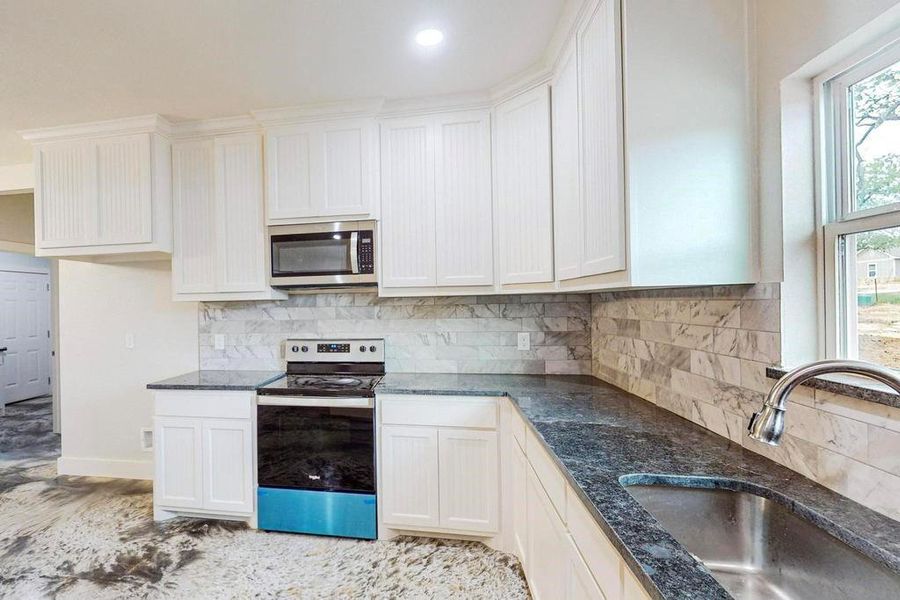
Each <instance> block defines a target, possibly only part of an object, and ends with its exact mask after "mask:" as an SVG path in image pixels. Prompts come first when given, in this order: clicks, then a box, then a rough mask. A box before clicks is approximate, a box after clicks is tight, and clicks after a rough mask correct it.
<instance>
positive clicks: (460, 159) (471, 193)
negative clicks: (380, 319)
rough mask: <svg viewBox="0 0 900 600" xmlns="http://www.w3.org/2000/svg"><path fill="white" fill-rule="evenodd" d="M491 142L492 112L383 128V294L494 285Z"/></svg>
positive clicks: (388, 121) (444, 116)
mask: <svg viewBox="0 0 900 600" xmlns="http://www.w3.org/2000/svg"><path fill="white" fill-rule="evenodd" d="M490 139H491V138H490V115H489V113H488V112H487V111H464V112H450V113H443V114H438V115H428V116H422V117H411V118H397V119H386V120H385V121H383V122H382V125H381V170H382V173H381V237H380V240H381V266H380V271H381V285H382V287H386V288H392V287H401V288H402V287H434V286H465V285H490V284H492V283H493V233H492V232H493V225H492V219H491V169H490V166H491V163H490ZM438 249H440V251H438Z"/></svg>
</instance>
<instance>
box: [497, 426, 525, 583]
mask: <svg viewBox="0 0 900 600" xmlns="http://www.w3.org/2000/svg"><path fill="white" fill-rule="evenodd" d="M510 438H512V436H510ZM509 448H510V450H509V452H510V454H509V460H508V461H506V462H505V463H504V465H503V468H504V469H508V470H509V472H510V473H509V488H508V490H509V491H508V493H509V496H510V497H511V498H522V499H524V498H525V497H526V490H527V485H528V470H529V469H530V467H529V466H528V459H527V458H526V457H525V451H524V450H523V449H522V448H520V447H519V444H518V442H516V440H515V439H510V440H509ZM510 504H511V505H512V506H511V507H510V513H511V520H510V521H511V523H510V524H511V527H512V531H511V535H510V539H511V544H512V548H511V550H512V551H513V553H515V554H516V556H518V557H519V560H520V561H521V562H522V565H523V567H525V565H526V562H527V557H528V554H527V548H528V510H527V506H526V503H525V502H521V501H520V502H511V503H510ZM525 568H526V569H527V567H525Z"/></svg>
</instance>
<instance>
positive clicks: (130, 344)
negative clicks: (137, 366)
mask: <svg viewBox="0 0 900 600" xmlns="http://www.w3.org/2000/svg"><path fill="white" fill-rule="evenodd" d="M125 347H126V348H127V349H128V350H134V334H133V333H131V332H130V331H129V332H128V333H126V334H125Z"/></svg>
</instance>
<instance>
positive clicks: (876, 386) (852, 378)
mask: <svg viewBox="0 0 900 600" xmlns="http://www.w3.org/2000/svg"><path fill="white" fill-rule="evenodd" d="M787 372H788V370H787V369H784V368H782V367H768V368H767V369H766V377H768V378H769V379H780V378H781V377H782V376H783V375H784V374H785V373H787ZM803 385H805V386H808V387H811V388H815V389H817V390H823V391H825V392H831V393H832V394H840V395H842V396H849V397H851V398H857V399H859V400H866V401H867V402H874V403H876V404H884V405H886V406H891V407H893V408H900V394H896V393H894V392H893V390H891V388H889V387H888V386H886V385H884V384H883V383H879V382H877V381H873V380H871V379H867V378H865V377H859V376H857V375H841V374H835V375H820V376H819V377H813V378H812V379H809V380H807V381H805V382H803Z"/></svg>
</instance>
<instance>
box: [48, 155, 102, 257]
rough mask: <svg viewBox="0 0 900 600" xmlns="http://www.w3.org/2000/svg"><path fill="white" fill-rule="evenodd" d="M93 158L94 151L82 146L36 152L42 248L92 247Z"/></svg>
mask: <svg viewBox="0 0 900 600" xmlns="http://www.w3.org/2000/svg"><path fill="white" fill-rule="evenodd" d="M92 155H93V148H92V147H91V146H90V145H87V144H80V143H65V142H60V143H56V144H48V145H46V146H42V147H41V146H39V147H37V148H35V170H36V178H35V184H36V186H37V190H35V192H36V193H35V223H36V225H37V228H36V229H37V231H36V232H35V234H36V243H37V244H38V245H39V246H40V247H42V248H60V247H66V246H80V245H87V244H89V243H90V235H91V234H90V232H89V226H90V223H91V221H92V219H93V217H94V207H93V206H92V198H93V197H94V190H93V185H94V182H93V162H94V161H93V158H92ZM38 190H39V191H40V193H37V191H38Z"/></svg>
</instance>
